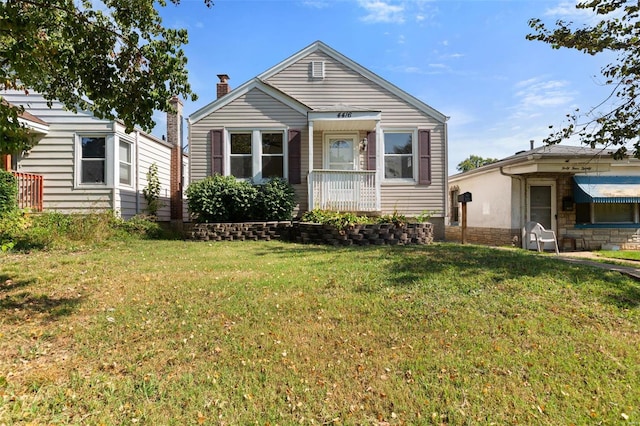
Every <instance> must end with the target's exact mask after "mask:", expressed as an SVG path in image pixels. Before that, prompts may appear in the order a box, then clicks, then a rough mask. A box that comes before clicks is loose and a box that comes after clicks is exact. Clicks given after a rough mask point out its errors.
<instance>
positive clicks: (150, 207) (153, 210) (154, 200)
mask: <svg viewBox="0 0 640 426" xmlns="http://www.w3.org/2000/svg"><path fill="white" fill-rule="evenodd" d="M142 195H143V196H144V199H145V200H146V201H147V209H146V210H147V213H149V214H150V215H151V216H156V215H157V214H158V210H160V207H162V202H161V201H160V178H159V177H158V165H157V164H156V163H153V164H151V165H150V166H149V171H148V172H147V186H146V187H144V188H143V189H142Z"/></svg>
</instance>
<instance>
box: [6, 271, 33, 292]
mask: <svg viewBox="0 0 640 426" xmlns="http://www.w3.org/2000/svg"><path fill="white" fill-rule="evenodd" d="M34 282H35V280H33V279H30V280H20V281H13V280H12V279H11V277H10V276H8V275H4V274H0V294H2V293H8V292H10V291H14V290H17V289H19V288H22V287H27V286H29V285H31V284H33V283H34Z"/></svg>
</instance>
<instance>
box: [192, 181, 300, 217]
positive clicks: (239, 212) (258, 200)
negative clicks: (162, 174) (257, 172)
mask: <svg viewBox="0 0 640 426" xmlns="http://www.w3.org/2000/svg"><path fill="white" fill-rule="evenodd" d="M186 194H187V198H188V205H189V210H190V211H191V213H193V214H195V215H196V216H197V220H198V221H199V222H246V221H252V220H290V219H291V217H292V214H293V209H294V207H295V201H294V200H295V194H294V192H293V188H292V187H291V185H290V184H289V183H288V182H287V181H285V180H284V179H272V180H270V181H268V182H266V183H264V184H260V185H253V184H251V183H250V182H247V181H239V180H237V179H236V178H235V177H233V176H220V175H215V176H209V177H207V178H205V179H203V180H201V181H198V182H194V183H192V184H191V185H189V188H187V191H186Z"/></svg>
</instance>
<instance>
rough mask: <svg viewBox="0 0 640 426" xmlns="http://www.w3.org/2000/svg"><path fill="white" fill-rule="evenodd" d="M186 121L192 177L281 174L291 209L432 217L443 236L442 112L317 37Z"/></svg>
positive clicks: (222, 90)
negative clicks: (293, 202)
mask: <svg viewBox="0 0 640 426" xmlns="http://www.w3.org/2000/svg"><path fill="white" fill-rule="evenodd" d="M218 77H219V78H220V82H219V83H218V84H217V95H218V98H217V99H216V100H215V101H213V102H211V103H209V104H208V105H206V106H205V107H203V108H201V109H200V110H198V111H196V112H194V113H193V114H191V116H190V117H189V147H190V176H191V179H192V181H193V180H200V179H203V178H205V177H206V176H209V175H213V174H216V173H219V174H222V175H232V176H235V177H236V178H238V179H247V180H252V181H254V182H260V181H262V180H263V179H268V178H272V177H283V178H286V179H288V180H289V182H290V183H291V184H292V185H293V186H294V188H295V191H296V194H297V202H298V208H297V212H298V213H302V212H304V211H307V210H311V209H316V208H320V209H331V210H338V211H352V212H360V213H369V214H390V213H393V212H397V213H399V214H404V215H407V216H416V215H419V214H421V213H423V212H424V211H428V212H431V213H432V217H431V221H432V222H433V223H434V236H435V237H436V238H440V239H441V238H443V237H444V220H445V216H446V213H445V211H446V203H447V198H446V188H447V124H446V122H447V117H446V116H445V115H444V114H442V113H440V112H438V111H437V110H435V109H433V108H432V107H430V106H429V105H427V104H425V103H424V102H422V101H421V100H419V99H417V98H415V97H414V96H412V95H410V94H408V93H406V92H404V91H403V90H401V89H399V88H398V87H396V86H394V85H393V84H391V83H389V82H388V81H386V80H384V79H383V78H381V77H379V76H377V75H376V74H374V73H373V72H371V71H369V70H368V69H366V68H364V67H363V66H361V65H359V64H357V63H356V62H354V61H352V60H351V59H349V58H347V57H346V56H344V55H342V54H341V53H339V52H337V51H335V50H334V49H332V48H331V47H329V46H327V45H326V44H324V43H322V42H320V41H317V42H315V43H313V44H311V45H309V46H307V47H306V48H304V49H302V50H301V51H299V52H298V53H296V54H294V55H293V56H291V57H289V58H287V59H285V60H284V61H282V62H280V63H278V64H277V65H275V66H273V67H272V68H270V69H268V70H266V71H265V72H263V73H262V74H260V75H258V76H257V77H255V78H253V79H251V80H249V81H247V82H245V83H244V84H242V85H240V86H239V87H238V88H236V89H234V90H229V85H228V79H229V77H228V76H227V75H225V74H220V75H218Z"/></svg>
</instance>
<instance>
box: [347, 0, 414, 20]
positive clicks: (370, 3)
mask: <svg viewBox="0 0 640 426" xmlns="http://www.w3.org/2000/svg"><path fill="white" fill-rule="evenodd" d="M358 4H359V5H360V7H362V8H364V9H365V10H366V11H367V15H366V16H364V17H363V18H362V20H363V21H364V22H371V23H381V22H382V23H394V24H402V23H404V21H405V18H404V11H405V8H404V6H403V5H400V4H396V5H394V4H391V2H388V1H383V0H358Z"/></svg>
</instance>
